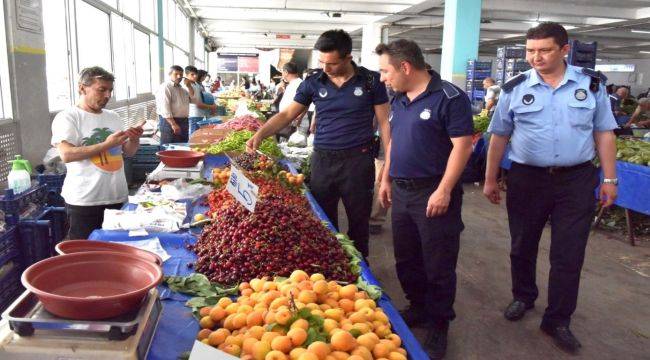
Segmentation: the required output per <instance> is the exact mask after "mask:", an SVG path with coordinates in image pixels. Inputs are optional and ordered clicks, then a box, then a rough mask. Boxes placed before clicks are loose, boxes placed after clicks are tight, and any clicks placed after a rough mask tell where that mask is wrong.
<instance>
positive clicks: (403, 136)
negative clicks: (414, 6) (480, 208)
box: [376, 40, 473, 359]
mask: <svg viewBox="0 0 650 360" xmlns="http://www.w3.org/2000/svg"><path fill="white" fill-rule="evenodd" d="M376 53H377V54H378V55H380V57H379V63H380V72H381V76H382V80H383V81H385V83H386V85H387V86H390V87H391V88H392V89H393V90H394V91H395V97H394V98H393V100H392V102H391V112H390V116H389V119H390V125H391V143H390V145H389V146H388V149H387V153H386V165H385V167H386V168H387V169H389V171H384V177H383V179H382V184H381V187H380V191H379V197H380V201H382V204H383V205H384V206H389V205H391V203H392V207H393V210H392V227H393V247H394V252H395V262H396V264H395V266H396V270H397V276H398V278H399V280H400V284H401V285H402V289H403V290H404V292H405V294H406V297H407V299H408V300H409V301H410V306H409V307H408V308H407V309H405V310H404V311H402V316H403V317H404V320H405V321H406V323H407V324H408V325H409V326H419V325H424V326H426V327H427V329H428V334H427V339H426V341H425V343H424V348H425V350H426V352H427V353H428V354H429V356H430V357H431V358H432V359H441V358H443V357H444V355H445V352H446V348H447V330H448V328H449V322H450V321H451V320H453V319H454V317H455V316H456V314H455V313H454V308H453V304H454V298H455V295H456V261H457V259H458V250H459V243H460V233H461V231H462V230H463V228H464V225H463V221H462V219H461V203H462V194H463V190H462V187H461V184H460V183H459V179H460V176H461V174H462V172H463V169H464V168H465V164H466V163H467V160H468V159H469V157H470V154H471V152H472V139H471V136H472V134H473V122H472V109H471V105H470V101H469V98H468V97H467V95H466V94H465V93H464V92H463V91H461V90H460V89H459V88H457V87H456V86H454V85H453V84H451V83H449V82H446V81H443V80H441V79H440V75H438V74H437V73H436V72H434V71H427V70H426V67H425V62H424V57H423V56H422V51H421V50H420V47H419V46H418V45H417V44H416V43H415V42H413V41H410V40H397V41H393V42H391V43H389V44H388V45H384V44H381V45H379V46H378V47H377V49H376Z"/></svg>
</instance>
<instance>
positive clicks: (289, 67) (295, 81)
mask: <svg viewBox="0 0 650 360" xmlns="http://www.w3.org/2000/svg"><path fill="white" fill-rule="evenodd" d="M282 80H283V81H284V82H285V83H286V84H287V85H286V87H285V89H284V95H283V96H282V100H280V104H279V105H278V112H282V111H284V110H286V109H287V108H288V107H289V105H291V103H292V102H293V99H294V98H295V97H296V92H297V91H298V86H300V84H302V79H301V78H300V72H299V71H298V65H296V64H295V63H292V62H288V63H286V64H284V65H283V66H282ZM303 115H304V112H301V113H300V114H298V116H297V117H296V118H295V119H293V120H292V121H291V123H290V124H289V125H288V126H286V127H285V128H284V129H282V130H280V131H278V134H277V135H278V136H281V137H286V138H288V137H289V136H291V134H292V133H293V132H294V131H296V127H298V125H300V124H299V122H300V120H302V117H303Z"/></svg>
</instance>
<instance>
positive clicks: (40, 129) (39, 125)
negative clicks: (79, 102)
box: [0, 0, 52, 165]
mask: <svg viewBox="0 0 650 360" xmlns="http://www.w3.org/2000/svg"><path fill="white" fill-rule="evenodd" d="M24 3H25V2H24V1H5V2H4V6H5V29H6V32H7V34H6V35H7V50H8V54H7V55H8V63H9V79H8V80H9V82H10V88H11V100H12V104H13V119H14V121H15V123H16V133H15V137H16V140H17V141H16V147H15V148H16V149H17V151H18V153H20V154H22V155H23V157H24V158H26V159H28V160H29V161H30V162H31V163H32V164H34V165H36V164H41V163H42V162H43V156H44V155H45V153H46V152H47V150H48V149H49V148H50V147H51V146H50V139H51V137H52V133H51V121H50V113H49V108H48V102H47V76H46V74H45V38H44V35H43V20H42V11H43V7H42V3H41V1H40V0H37V1H31V2H29V5H26V4H24ZM17 6H18V7H20V8H17ZM4 80H5V79H3V81H4ZM2 158H3V157H2V156H1V155H0V159H2Z"/></svg>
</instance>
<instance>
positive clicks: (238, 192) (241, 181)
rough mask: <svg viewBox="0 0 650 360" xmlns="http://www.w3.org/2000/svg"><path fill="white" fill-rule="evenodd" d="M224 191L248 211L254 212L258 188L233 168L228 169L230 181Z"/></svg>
mask: <svg viewBox="0 0 650 360" xmlns="http://www.w3.org/2000/svg"><path fill="white" fill-rule="evenodd" d="M226 190H228V192H229V193H230V194H231V195H232V196H234V197H235V199H237V201H239V203H240V204H242V205H244V207H245V208H246V209H248V211H250V212H255V204H257V191H258V187H257V185H255V184H253V182H251V181H250V180H248V178H247V177H246V176H244V174H243V173H242V172H241V171H240V170H239V169H238V168H237V167H235V166H231V167H230V179H229V180H228V185H227V186H226Z"/></svg>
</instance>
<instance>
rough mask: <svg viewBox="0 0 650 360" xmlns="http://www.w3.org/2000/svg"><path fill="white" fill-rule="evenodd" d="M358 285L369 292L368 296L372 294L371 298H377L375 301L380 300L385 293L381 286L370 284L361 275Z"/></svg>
mask: <svg viewBox="0 0 650 360" xmlns="http://www.w3.org/2000/svg"><path fill="white" fill-rule="evenodd" d="M356 285H357V287H358V288H359V289H360V290H363V291H365V292H366V293H368V296H370V298H371V299H373V300H375V301H377V300H379V298H380V297H381V295H382V294H383V291H382V290H381V287H379V286H377V285H370V284H368V283H367V282H366V281H365V280H363V279H362V278H361V276H359V279H358V280H357V284H356Z"/></svg>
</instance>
